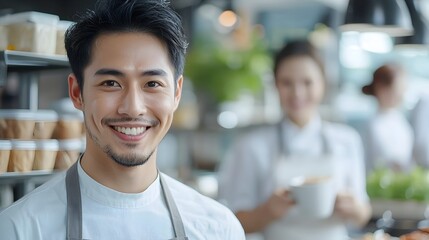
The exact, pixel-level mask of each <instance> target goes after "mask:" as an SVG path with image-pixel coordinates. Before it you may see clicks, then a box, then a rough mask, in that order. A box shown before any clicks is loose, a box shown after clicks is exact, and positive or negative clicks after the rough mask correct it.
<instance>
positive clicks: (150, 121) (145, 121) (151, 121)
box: [101, 117, 159, 126]
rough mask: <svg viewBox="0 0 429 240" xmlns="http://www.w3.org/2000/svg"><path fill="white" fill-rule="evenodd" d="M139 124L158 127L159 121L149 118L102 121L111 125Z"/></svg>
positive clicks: (105, 119)
mask: <svg viewBox="0 0 429 240" xmlns="http://www.w3.org/2000/svg"><path fill="white" fill-rule="evenodd" d="M130 122H133V123H139V124H144V125H149V126H155V125H158V123H159V121H158V120H156V119H149V118H130V117H123V118H104V119H103V120H101V123H102V124H106V125H110V124H112V123H130Z"/></svg>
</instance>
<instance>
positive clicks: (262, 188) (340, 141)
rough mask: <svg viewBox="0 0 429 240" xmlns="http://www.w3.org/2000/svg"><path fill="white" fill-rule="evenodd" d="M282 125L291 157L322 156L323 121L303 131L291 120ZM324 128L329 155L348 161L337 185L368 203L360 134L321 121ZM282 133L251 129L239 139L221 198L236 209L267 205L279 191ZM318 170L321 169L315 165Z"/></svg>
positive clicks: (224, 169) (224, 172)
mask: <svg viewBox="0 0 429 240" xmlns="http://www.w3.org/2000/svg"><path fill="white" fill-rule="evenodd" d="M282 124H283V126H284V129H285V132H284V133H282V137H283V142H284V143H285V144H287V145H288V148H289V153H290V154H296V155H303V156H310V157H311V156H313V157H314V156H320V155H321V154H322V151H323V144H322V139H321V137H320V136H321V135H320V134H321V128H322V121H321V119H320V117H317V118H314V119H313V120H312V121H311V122H310V123H309V124H308V125H307V126H305V127H304V128H302V129H300V128H298V127H296V126H295V125H293V124H292V123H291V122H289V121H287V120H286V121H285V122H283V123H282ZM323 129H324V131H325V133H326V134H325V136H326V140H327V142H328V143H327V144H328V145H329V146H330V148H331V154H332V155H333V156H335V157H336V158H339V159H342V160H343V161H344V164H341V166H339V168H340V169H339V171H340V172H342V174H341V175H342V176H344V178H341V182H338V183H335V184H336V185H338V186H342V188H343V189H344V190H346V189H347V191H349V192H351V193H353V194H354V195H355V196H356V197H357V198H358V199H359V200H360V201H362V202H367V201H368V196H367V194H366V188H365V183H366V182H365V165H364V159H363V147H362V142H361V139H360V136H359V134H358V133H357V132H356V131H355V130H354V129H352V128H351V127H348V126H346V125H343V124H335V123H328V122H323ZM278 134H279V128H278V126H277V125H272V126H263V127H260V128H258V129H253V130H252V131H250V132H248V133H246V134H245V135H244V136H242V137H240V138H239V139H238V141H236V142H235V144H234V145H233V146H232V148H231V151H229V152H228V154H227V156H226V159H225V161H224V162H223V164H222V166H221V168H220V172H219V199H220V201H222V202H223V203H225V204H226V205H227V206H228V207H230V209H231V210H232V211H234V212H237V211H242V210H251V209H254V208H256V207H257V206H259V205H260V204H262V203H263V202H265V201H267V200H268V198H269V197H270V196H271V194H272V193H273V191H274V190H275V181H274V179H273V164H275V161H277V160H278V157H279V151H280V150H279V139H278V138H279V135H278ZM320 164H321V165H323V164H324V163H323V162H321V163H320ZM314 167H315V168H318V166H317V165H315V166H314ZM337 180H338V179H337Z"/></svg>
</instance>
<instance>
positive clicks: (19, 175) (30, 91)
mask: <svg viewBox="0 0 429 240" xmlns="http://www.w3.org/2000/svg"><path fill="white" fill-rule="evenodd" d="M66 68H69V63H68V59H67V57H66V56H62V55H46V54H38V53H33V52H21V51H0V86H4V85H5V84H6V83H7V79H8V74H9V73H12V72H14V73H18V74H19V81H20V98H22V99H23V102H24V103H25V104H23V106H22V108H28V109H30V110H37V109H38V103H39V86H38V85H39V74H38V73H39V72H40V71H45V70H54V69H66ZM56 173H58V171H31V172H7V173H0V209H1V208H2V207H5V205H7V204H8V201H11V200H12V199H11V194H12V193H11V192H12V186H13V187H14V193H13V197H14V199H15V200H16V199H18V198H21V197H22V196H24V195H25V194H27V193H28V192H30V191H31V190H33V189H34V188H35V187H36V186H37V185H39V184H42V183H43V182H45V181H47V180H48V179H50V178H52V177H53V176H54V175H55V174H56ZM2 205H3V206H2Z"/></svg>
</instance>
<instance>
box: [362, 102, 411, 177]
mask: <svg viewBox="0 0 429 240" xmlns="http://www.w3.org/2000/svg"><path fill="white" fill-rule="evenodd" d="M413 138H414V134H413V130H412V128H411V125H410V123H409V121H408V120H407V119H406V118H405V115H404V114H403V113H402V112H400V111H399V110H396V109H391V110H388V111H385V112H378V113H377V114H376V115H375V117H374V118H373V119H371V120H370V121H369V122H368V126H367V129H366V135H365V136H363V139H364V140H365V141H364V142H365V151H366V165H367V172H368V173H369V172H370V171H371V170H372V169H374V168H379V167H392V166H393V165H397V166H399V167H401V169H404V170H405V169H409V168H410V167H411V166H412V159H413V157H412V154H413V142H414V140H413Z"/></svg>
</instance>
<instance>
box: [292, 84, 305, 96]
mask: <svg viewBox="0 0 429 240" xmlns="http://www.w3.org/2000/svg"><path fill="white" fill-rule="evenodd" d="M291 92H292V96H293V97H294V98H298V99H299V98H302V97H303V95H304V93H305V88H304V87H303V86H301V85H300V84H295V85H293V86H292V88H291Z"/></svg>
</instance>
